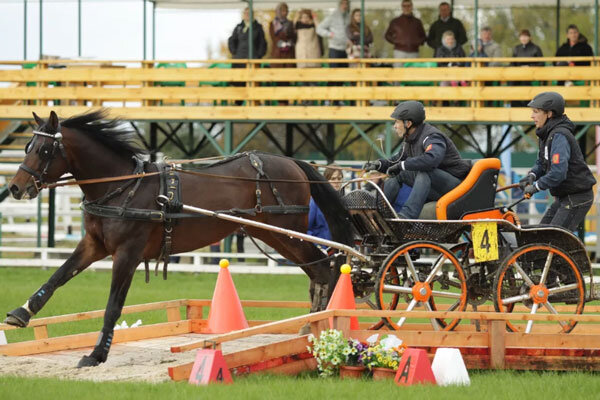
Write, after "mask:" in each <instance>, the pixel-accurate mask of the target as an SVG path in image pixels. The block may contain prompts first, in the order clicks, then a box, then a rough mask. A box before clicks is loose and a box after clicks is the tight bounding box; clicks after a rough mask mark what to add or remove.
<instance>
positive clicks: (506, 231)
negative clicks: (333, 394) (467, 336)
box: [5, 110, 594, 366]
mask: <svg viewBox="0 0 600 400" xmlns="http://www.w3.org/2000/svg"><path fill="white" fill-rule="evenodd" d="M34 117H35V119H36V122H37V124H38V126H39V127H38V130H35V131H34V132H33V134H34V135H33V137H32V139H31V141H30V142H29V143H28V144H27V145H26V148H25V153H26V154H25V159H24V161H23V163H22V164H21V165H20V166H19V170H18V172H17V174H16V175H15V177H14V178H13V179H12V180H11V182H10V183H9V189H10V192H11V194H12V195H13V197H15V198H17V199H21V198H23V197H30V198H33V197H35V196H37V195H38V194H39V192H40V190H41V189H42V188H44V187H52V186H57V185H62V184H77V185H79V186H80V187H81V189H82V191H83V193H84V194H85V198H86V200H85V201H84V203H83V206H84V207H83V208H84V211H85V213H84V217H85V226H86V234H85V236H84V238H83V239H82V240H81V242H80V243H79V244H78V245H77V248H76V249H75V251H74V252H73V254H72V255H71V256H70V257H69V258H68V259H67V260H66V261H65V263H64V264H63V265H62V266H61V267H60V268H59V269H58V270H57V271H56V272H54V273H53V275H52V276H51V277H50V278H49V280H48V281H47V282H46V283H44V284H43V285H42V286H41V287H40V288H39V289H38V290H37V291H36V292H35V293H34V294H33V295H32V296H31V297H30V298H29V299H28V300H27V301H26V302H25V304H24V305H23V306H21V307H18V308H16V309H14V310H12V311H10V312H8V313H7V318H6V320H5V322H6V323H8V324H12V325H16V326H19V327H25V326H27V325H28V323H29V320H30V319H31V317H33V316H34V315H35V314H36V313H37V312H39V311H40V310H41V309H42V308H43V307H44V305H45V304H46V303H47V302H48V300H49V299H50V298H51V296H52V295H53V293H54V292H55V290H56V289H57V288H59V287H60V286H62V285H64V284H65V283H67V282H68V281H69V280H70V279H72V278H73V277H74V276H76V275H78V274H79V273H80V272H82V271H83V270H84V269H86V268H87V267H88V266H89V265H91V264H92V263H93V262H94V261H97V260H100V259H102V258H104V257H106V256H108V255H111V256H112V258H113V269H112V283H111V289H110V295H109V300H108V303H107V307H106V313H105V317H104V325H103V328H102V331H101V333H100V337H99V339H98V342H97V344H96V346H95V347H94V350H93V351H92V353H91V354H90V356H85V357H84V358H82V360H81V361H80V364H79V366H94V365H98V364H99V363H101V362H104V361H106V359H107V356H108V352H109V349H110V346H111V343H112V338H113V333H114V325H115V323H116V322H117V320H118V318H119V316H120V314H121V310H122V308H123V304H124V302H125V299H126V296H127V293H128V290H129V287H130V285H131V282H132V278H133V275H134V273H135V270H136V268H137V266H138V264H139V263H140V262H145V264H146V271H147V278H148V261H149V260H152V259H156V260H158V261H164V277H165V278H166V265H167V262H168V259H169V255H170V254H175V253H181V252H187V251H192V250H194V249H197V248H200V247H204V246H207V245H209V244H211V243H214V242H216V241H218V240H220V239H222V238H224V237H225V236H227V235H229V234H231V233H232V232H234V231H235V230H237V229H239V228H240V226H244V227H245V229H246V230H247V232H248V234H249V235H251V236H254V237H256V238H259V239H261V240H262V241H263V242H265V243H266V244H268V245H270V246H271V247H273V248H274V249H275V250H277V251H278V252H279V253H280V254H281V255H282V256H284V257H285V258H287V259H289V260H290V261H292V262H294V263H296V264H297V265H299V266H301V267H302V269H303V270H304V271H305V272H306V273H307V275H308V276H309V278H310V280H311V290H310V294H311V299H312V300H313V303H312V307H311V311H319V310H321V309H323V308H324V306H325V305H326V302H325V304H323V300H327V298H328V296H329V295H330V294H331V290H332V287H333V285H332V283H333V279H335V278H336V275H335V274H332V273H331V272H332V271H333V272H335V271H336V268H334V269H333V270H330V269H329V268H327V266H328V265H329V260H331V259H337V258H338V256H335V255H330V256H327V257H325V258H324V257H323V253H322V252H321V251H320V250H319V249H317V247H316V246H314V245H313V244H321V245H325V246H328V247H330V248H332V249H337V250H338V255H339V256H341V255H343V256H344V258H345V261H346V262H348V263H350V264H351V265H352V281H353V285H354V293H355V296H356V297H357V299H358V301H360V302H365V303H367V304H369V305H370V306H371V307H372V308H375V309H382V310H394V309H397V308H400V307H404V304H406V310H407V311H411V310H414V309H416V308H424V309H426V310H448V311H464V310H465V309H466V307H467V306H468V305H469V304H470V305H472V306H473V307H474V308H476V307H477V306H479V305H482V304H484V303H486V302H489V301H491V302H493V304H494V308H495V310H496V311H499V312H505V313H510V312H513V311H517V310H523V307H524V309H525V310H527V311H529V312H530V313H532V314H535V313H538V312H547V313H550V314H565V318H564V320H563V319H562V318H560V319H559V320H558V324H555V325H554V326H552V327H550V326H549V325H548V324H544V327H543V330H544V332H550V329H554V331H558V332H565V333H566V332H570V331H571V330H573V328H574V327H575V324H576V322H575V321H572V320H569V318H568V314H581V313H582V312H583V308H584V305H585V302H586V301H588V300H590V299H592V298H594V290H593V289H594V286H593V276H592V272H591V264H590V260H589V258H588V256H587V253H586V251H585V248H584V246H583V243H581V241H580V240H579V239H578V238H577V237H576V236H574V235H573V234H572V233H571V232H569V231H567V230H565V229H562V228H558V227H550V226H543V227H540V226H532V227H528V226H521V225H520V223H519V220H518V218H517V216H516V214H515V213H514V212H512V210H511V207H512V206H497V205H496V204H495V197H496V190H497V188H496V186H497V181H498V173H499V170H500V161H499V160H498V159H483V160H479V161H477V162H475V163H474V165H473V166H472V168H471V171H470V172H469V174H468V176H467V177H466V178H465V179H464V181H463V182H462V183H461V184H460V185H458V186H457V187H456V188H455V189H453V190H452V191H450V192H449V193H447V194H446V195H444V196H443V197H442V198H440V199H439V200H438V201H437V202H436V203H432V204H426V206H425V207H424V210H425V214H424V215H422V216H421V217H420V218H419V219H417V220H403V219H399V218H398V216H397V215H396V213H395V211H394V209H393V208H392V206H391V205H390V204H389V202H388V201H387V200H385V196H384V195H383V193H382V192H381V190H380V189H379V188H377V187H376V186H375V185H371V186H372V189H373V190H374V193H372V192H369V191H367V190H355V191H351V192H349V193H348V194H347V195H346V196H344V197H343V198H340V196H339V194H338V193H337V192H336V191H335V190H334V189H333V187H332V186H331V185H329V183H328V182H327V181H326V180H325V178H324V177H323V176H322V175H320V174H319V173H318V172H316V171H315V169H314V168H313V167H312V166H311V165H309V164H308V163H305V162H303V161H299V160H294V159H291V158H287V157H283V156H277V155H273V154H266V153H258V152H252V151H251V152H246V153H241V154H237V155H234V156H232V157H230V158H227V159H225V160H221V161H219V162H216V163H214V164H211V165H208V166H205V167H203V168H202V169H199V170H195V171H189V170H188V171H186V170H184V169H181V168H179V167H177V166H176V165H173V164H168V163H149V162H144V161H143V160H142V159H141V158H140V157H139V152H140V151H142V150H140V148H139V147H136V146H135V145H133V144H132V143H131V142H130V139H131V137H132V136H133V135H134V133H133V132H132V131H127V130H123V129H121V128H120V122H119V121H118V120H108V121H106V120H105V118H106V113H105V112H103V111H102V110H101V111H94V112H90V113H87V114H83V115H80V116H75V117H71V118H69V119H66V120H59V118H58V116H57V115H56V113H54V112H51V113H50V118H49V119H48V120H47V121H46V120H43V119H42V118H40V117H38V116H37V115H35V114H34ZM132 169H133V171H132ZM67 173H70V174H72V177H73V178H74V179H75V180H74V181H72V182H63V183H60V182H59V183H56V182H57V181H59V180H60V179H61V176H63V175H64V174H67ZM217 188H218V190H215V189H217ZM310 197H312V198H313V199H314V200H315V202H316V204H317V205H318V206H319V208H320V209H321V211H323V213H324V214H325V218H326V219H327V223H328V225H329V227H330V230H331V233H332V240H325V239H322V238H318V237H315V236H311V235H308V234H306V233H303V232H306V230H307V218H306V215H307V213H308V209H309V205H308V202H309V199H310ZM515 204H516V203H515ZM513 206H514V204H513ZM427 210H429V213H428V212H427ZM426 214H429V215H426ZM204 217H209V218H204ZM338 272H339V271H338ZM588 277H589V281H590V285H589V287H590V290H589V292H588V291H587V290H586V286H587V285H586V280H588ZM436 315H437V314H436ZM455 315H456V314H451V313H449V314H447V315H444V317H443V318H435V319H431V325H432V327H433V329H436V330H452V329H454V328H455V327H456V326H457V324H458V323H459V322H460V321H459V319H458V318H456V317H455ZM552 319H554V320H556V318H555V317H554V318H552ZM406 320H407V317H403V318H401V319H400V320H398V321H393V320H392V319H391V318H384V319H383V320H382V321H380V322H378V323H376V324H375V325H374V326H373V328H379V327H381V326H383V325H384V324H385V325H387V326H388V327H391V328H393V329H401V328H402V326H403V325H404V324H405V322H406ZM532 324H533V321H529V322H528V323H527V326H526V327H525V328H524V330H525V332H531V331H532V328H533V325H532ZM507 327H508V329H510V330H513V331H516V330H520V329H522V328H521V327H520V326H517V325H515V324H513V323H511V322H510V321H507Z"/></svg>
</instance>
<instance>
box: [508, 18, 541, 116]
mask: <svg viewBox="0 0 600 400" xmlns="http://www.w3.org/2000/svg"><path fill="white" fill-rule="evenodd" d="M519 41H520V42H521V44H520V45H517V46H515V48H514V49H513V57H543V56H544V54H543V53H542V49H540V48H539V46H537V45H536V44H534V43H533V42H532V41H531V34H530V33H529V31H528V30H527V29H523V30H521V32H520V33H519ZM511 65H514V66H517V67H528V66H543V65H544V63H543V62H532V61H523V62H512V63H511ZM512 84H513V86H529V85H531V81H514V82H512ZM510 104H511V106H512V107H525V106H527V102H526V101H517V100H515V101H511V103H510Z"/></svg>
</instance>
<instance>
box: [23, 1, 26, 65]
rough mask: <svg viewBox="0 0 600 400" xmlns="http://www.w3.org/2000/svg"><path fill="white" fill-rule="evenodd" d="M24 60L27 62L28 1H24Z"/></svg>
mask: <svg viewBox="0 0 600 400" xmlns="http://www.w3.org/2000/svg"><path fill="white" fill-rule="evenodd" d="M23 60H27V0H23Z"/></svg>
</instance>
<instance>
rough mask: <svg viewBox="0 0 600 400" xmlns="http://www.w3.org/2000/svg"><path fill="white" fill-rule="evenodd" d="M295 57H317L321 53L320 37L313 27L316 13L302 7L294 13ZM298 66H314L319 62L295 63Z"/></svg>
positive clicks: (304, 58) (299, 58)
mask: <svg viewBox="0 0 600 400" xmlns="http://www.w3.org/2000/svg"><path fill="white" fill-rule="evenodd" d="M296 18H297V20H296V23H295V25H294V27H295V29H296V36H297V39H296V59H297V60H306V59H312V60H314V59H317V58H321V56H322V55H323V48H322V44H321V39H320V38H319V36H318V35H317V31H316V28H315V24H316V18H317V16H316V14H315V13H314V12H313V11H311V10H308V9H303V10H300V11H299V12H298V14H296ZM297 66H298V68H316V67H320V66H321V64H320V63H316V62H313V63H301V62H299V63H297Z"/></svg>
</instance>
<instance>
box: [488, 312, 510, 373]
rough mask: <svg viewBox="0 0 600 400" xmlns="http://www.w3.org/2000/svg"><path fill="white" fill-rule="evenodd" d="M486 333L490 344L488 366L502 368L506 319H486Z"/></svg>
mask: <svg viewBox="0 0 600 400" xmlns="http://www.w3.org/2000/svg"><path fill="white" fill-rule="evenodd" d="M488 335H489V346H490V367H491V368H496V369H503V368H504V354H505V349H506V341H505V336H506V321H493V320H490V321H488Z"/></svg>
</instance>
